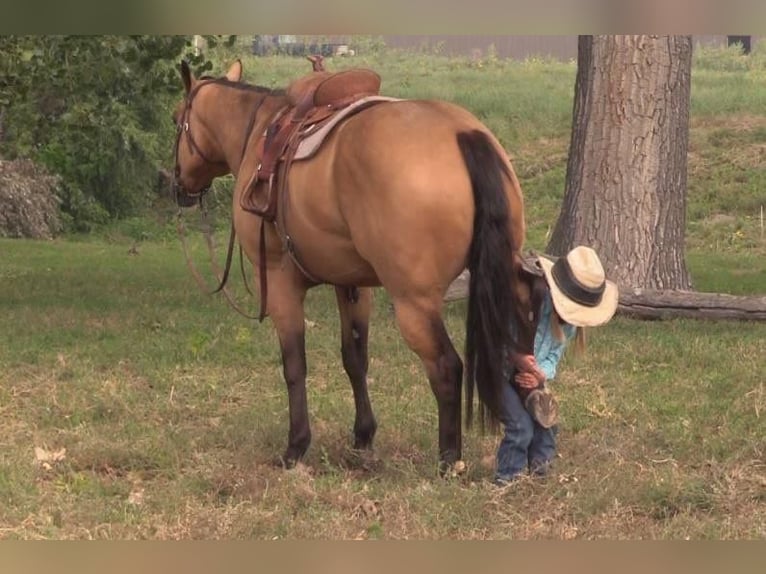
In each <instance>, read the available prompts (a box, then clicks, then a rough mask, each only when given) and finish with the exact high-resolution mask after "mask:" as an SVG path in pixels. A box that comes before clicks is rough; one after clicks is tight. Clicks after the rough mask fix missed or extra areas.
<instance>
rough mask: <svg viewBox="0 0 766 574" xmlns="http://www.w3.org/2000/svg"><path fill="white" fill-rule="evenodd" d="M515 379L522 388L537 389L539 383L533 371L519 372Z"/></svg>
mask: <svg viewBox="0 0 766 574" xmlns="http://www.w3.org/2000/svg"><path fill="white" fill-rule="evenodd" d="M514 380H515V381H516V383H517V384H518V385H519V386H520V387H521V388H522V389H530V390H531V389H535V388H537V385H538V384H539V382H538V381H537V378H536V377H535V376H534V375H533V374H532V373H517V374H516V376H515V377H514Z"/></svg>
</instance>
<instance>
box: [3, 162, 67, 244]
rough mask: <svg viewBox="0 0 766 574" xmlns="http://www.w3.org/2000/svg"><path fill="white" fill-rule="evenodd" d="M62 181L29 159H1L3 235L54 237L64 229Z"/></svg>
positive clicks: (33, 237) (38, 237) (34, 237)
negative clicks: (61, 212)
mask: <svg viewBox="0 0 766 574" xmlns="http://www.w3.org/2000/svg"><path fill="white" fill-rule="evenodd" d="M59 185H60V180H59V178H58V177H56V176H52V175H50V174H49V173H48V172H46V171H45V170H44V169H43V168H41V167H39V166H37V165H35V164H34V163H33V162H31V161H30V160H27V159H17V160H13V161H6V160H0V205H2V206H3V208H2V210H0V236H2V237H28V238H32V239H51V238H52V237H53V236H54V235H56V234H57V233H59V232H60V231H61V229H62V225H61V217H60V212H59V204H60V199H59V196H58V191H59Z"/></svg>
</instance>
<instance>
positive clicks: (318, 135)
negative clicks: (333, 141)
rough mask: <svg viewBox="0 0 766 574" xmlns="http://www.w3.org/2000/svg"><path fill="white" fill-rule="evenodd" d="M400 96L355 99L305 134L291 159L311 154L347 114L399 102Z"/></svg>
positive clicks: (306, 156)
mask: <svg viewBox="0 0 766 574" xmlns="http://www.w3.org/2000/svg"><path fill="white" fill-rule="evenodd" d="M399 101H401V98H388V97H385V96H368V97H366V98H362V99H360V100H357V101H356V102H354V103H353V104H350V105H348V106H346V107H345V108H343V109H342V110H341V111H339V112H338V113H337V114H335V115H334V116H333V117H332V118H331V119H330V120H329V121H328V122H327V123H326V124H324V125H323V126H322V127H321V128H319V129H318V130H316V131H315V132H314V133H312V134H310V135H307V136H306V137H305V138H303V139H302V140H301V142H300V143H299V144H298V148H297V149H296V151H295V156H294V157H293V160H295V161H297V160H300V159H308V158H310V157H311V156H313V155H314V154H315V153H316V152H317V150H318V149H319V146H320V145H321V144H322V142H323V141H324V139H325V138H326V137H327V135H328V134H329V133H330V132H331V131H332V130H333V128H334V127H335V126H336V125H338V123H340V122H342V121H343V120H344V119H345V118H347V117H348V116H350V115H352V114H355V113H356V112H359V111H361V110H362V109H364V108H366V107H369V106H372V105H374V104H378V103H381V102H399Z"/></svg>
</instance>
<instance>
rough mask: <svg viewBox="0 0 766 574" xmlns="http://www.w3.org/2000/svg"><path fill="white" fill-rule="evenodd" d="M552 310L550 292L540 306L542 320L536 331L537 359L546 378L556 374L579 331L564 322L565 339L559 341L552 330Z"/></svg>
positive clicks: (551, 377) (562, 327) (549, 378)
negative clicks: (571, 341)
mask: <svg viewBox="0 0 766 574" xmlns="http://www.w3.org/2000/svg"><path fill="white" fill-rule="evenodd" d="M552 311H553V301H552V300H551V295H550V293H548V294H547V295H546V296H545V299H544V300H543V303H542V305H541V306H540V320H539V321H538V323H537V332H536V333H535V361H537V365H538V366H539V367H540V370H541V371H542V372H543V373H544V374H545V379H546V380H551V379H553V378H554V377H555V376H556V367H557V366H558V364H559V361H560V360H561V357H562V356H563V355H564V351H565V350H566V347H567V344H568V343H569V341H570V339H571V338H572V337H574V335H575V332H576V331H577V328H576V327H575V326H574V325H569V324H568V323H562V324H561V329H562V331H563V332H564V340H563V341H559V340H558V339H557V338H556V337H554V336H553V333H552V332H551V313H552Z"/></svg>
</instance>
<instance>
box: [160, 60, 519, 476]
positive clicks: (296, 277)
mask: <svg viewBox="0 0 766 574" xmlns="http://www.w3.org/2000/svg"><path fill="white" fill-rule="evenodd" d="M315 69H317V68H316V67H315ZM319 69H320V70H321V69H322V68H321V66H320V67H319ZM344 74H345V75H344ZM241 75H242V64H241V62H239V61H237V62H235V63H234V64H233V65H232V66H231V68H230V69H229V71H228V72H227V73H226V75H225V76H222V77H210V76H203V77H201V78H196V77H194V75H193V74H192V72H191V71H190V69H189V66H188V65H187V64H186V63H185V62H182V63H181V76H182V79H183V85H184V89H185V97H184V99H183V101H181V102H180V103H179V104H178V106H177V107H176V109H175V111H174V113H173V119H174V121H175V123H176V125H177V137H176V141H175V149H174V153H175V163H176V165H175V171H174V193H175V195H176V199H177V201H178V203H179V205H180V206H190V205H193V204H194V203H195V202H196V201H198V200H200V199H201V197H202V195H203V194H204V193H205V192H206V191H207V190H208V189H209V186H210V185H211V183H212V181H213V179H215V178H216V177H219V176H222V175H225V174H228V173H229V172H231V173H233V174H234V176H235V186H234V193H233V203H232V208H233V211H232V226H233V233H235V234H236V238H237V240H238V242H239V245H240V247H241V248H242V249H243V250H244V252H245V254H246V256H247V257H248V259H249V260H250V261H251V262H252V264H253V267H254V275H255V277H256V278H257V279H256V281H255V285H256V286H257V287H258V294H259V296H260V301H261V305H262V314H261V318H263V317H264V316H268V317H269V318H270V319H271V322H272V323H273V326H274V327H275V329H276V331H277V334H278V338H279V344H280V348H281V355H282V364H283V374H284V379H285V382H286V384H287V393H288V402H289V419H290V421H289V433H288V442H287V448H286V450H285V451H284V454H283V455H282V458H281V462H282V464H284V465H285V466H286V467H291V466H293V465H294V464H295V463H296V462H297V461H299V460H300V459H301V458H302V457H303V455H304V454H305V453H306V451H307V449H308V447H309V443H310V441H311V431H310V425H309V417H308V409H307V399H306V353H305V339H304V334H305V320H304V309H303V303H304V299H305V295H306V292H307V290H308V289H309V288H311V287H313V286H315V285H319V284H330V285H333V286H334V288H335V291H336V299H337V304H338V308H339V312H340V320H341V341H342V343H341V356H342V359H343V366H344V369H345V371H346V373H347V375H348V377H349V379H350V382H351V386H352V389H353V395H354V403H355V407H356V416H355V422H354V427H353V431H354V448H355V449H371V448H372V443H373V437H374V435H375V432H376V428H377V423H376V420H375V417H374V414H373V410H372V407H371V404H370V399H369V395H368V390H367V365H368V359H367V339H368V324H369V317H370V312H371V301H372V299H371V297H372V292H371V288H372V287H376V286H381V285H382V286H383V287H384V288H385V289H386V290H387V292H388V294H389V295H390V298H391V301H392V303H393V309H394V314H395V319H396V323H397V326H398V329H399V331H400V333H401V335H402V337H403V338H404V340H405V341H406V343H407V345H408V346H409V347H410V349H412V351H414V352H415V353H416V354H417V355H418V357H419V358H420V360H421V361H422V363H423V365H424V367H425V372H426V375H427V378H428V381H429V383H430V385H431V389H432V391H433V394H434V396H435V398H436V402H437V406H438V436H439V469H440V472H441V473H442V474H443V473H445V472H447V471H449V470H450V469H455V468H456V467H458V468H460V467H464V463H462V460H461V456H462V424H461V418H462V417H461V414H462V413H461V394H462V379H463V363H462V361H461V359H460V357H459V355H458V353H457V352H456V351H455V348H454V346H453V344H452V342H451V340H450V337H449V335H448V333H447V331H446V329H445V326H444V322H443V320H442V316H441V312H442V307H443V297H444V294H445V292H446V290H447V287H448V286H449V285H450V283H451V282H452V281H453V280H454V279H455V278H456V277H457V275H458V274H459V273H460V272H461V271H462V270H463V269H464V268H465V267H468V269H469V270H470V272H471V278H470V284H469V289H470V295H469V298H468V308H467V317H466V347H465V362H466V395H465V397H466V399H465V406H466V423H467V427H470V425H471V422H472V419H473V408H474V406H473V402H474V401H473V395H474V390H476V391H477V394H478V399H479V401H478V402H479V415H480V420H481V422H482V427H484V424H485V421H490V423H492V422H496V416H497V413H498V405H499V401H500V400H501V399H500V389H501V385H502V384H504V380H507V379H504V370H505V367H504V364H505V363H506V360H507V359H506V351H507V350H508V349H514V348H519V345H522V346H523V347H525V348H528V347H529V344H528V342H529V337H530V336H531V332H530V321H531V318H532V315H531V314H530V309H531V307H530V287H529V283H528V282H527V281H526V280H525V278H524V276H523V275H524V270H523V267H522V258H521V248H522V245H523V241H524V234H525V223H524V205H523V198H522V194H521V189H520V186H519V182H518V180H517V178H516V175H515V173H514V171H513V168H512V166H511V164H510V161H509V160H508V158H507V156H506V155H505V152H504V150H503V148H502V147H501V146H500V144H499V142H498V141H497V139H496V138H495V137H494V136H493V135H492V134H491V133H490V131H489V130H488V129H487V128H486V127H485V126H484V125H483V124H482V123H481V122H480V121H479V120H478V119H477V118H476V117H474V116H473V115H472V114H471V113H470V112H468V111H467V110H465V109H463V108H461V107H459V106H457V105H454V104H451V103H448V102H444V101H438V100H396V99H393V98H388V99H386V98H382V97H378V96H377V94H378V88H379V86H380V78H379V77H378V76H377V74H375V73H374V72H372V71H369V70H362V71H356V72H355V71H353V70H352V71H350V72H349V73H345V72H339V73H335V74H333V73H330V72H326V71H323V70H322V71H318V72H313V73H311V74H309V75H308V76H306V77H303V78H300V79H298V80H296V81H295V82H294V83H293V84H292V85H290V86H289V87H288V88H287V89H284V90H272V89H268V88H264V87H260V86H255V85H251V84H247V83H244V82H242V81H241ZM375 78H377V84H376V81H375ZM349 102H352V105H354V106H356V108H355V109H354V110H353V111H351V112H348V111H347V115H346V116H345V117H343V118H342V119H338V116H335V117H333V116H332V114H333V113H335V111H336V110H338V109H341V108H344V107H348V104H349ZM328 122H330V123H329V124H328ZM320 127H324V132H325V138H324V141H323V142H322V143H321V145H319V146H318V148H317V147H316V146H314V149H313V150H311V151H309V152H305V150H304V151H301V149H300V148H299V147H298V142H301V140H303V138H305V137H306V136H307V134H315V135H316V134H317V133H318V131H320V132H321V131H322V130H321V129H319V128H320ZM299 132H300V135H296V134H297V133H299ZM275 150H276V151H275ZM301 154H303V157H302V158H301V157H300V156H301ZM277 182H279V183H277ZM522 340H524V341H527V343H523V344H522ZM506 376H507V375H506ZM458 461H459V464H455V463H458Z"/></svg>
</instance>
